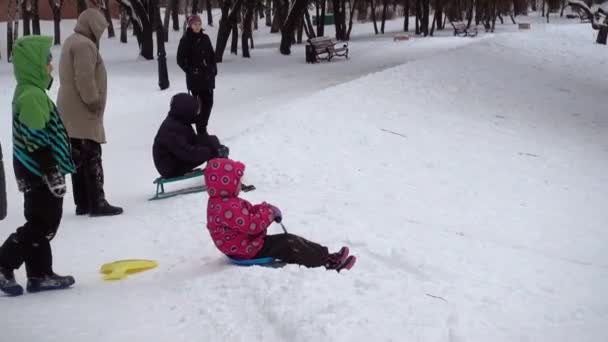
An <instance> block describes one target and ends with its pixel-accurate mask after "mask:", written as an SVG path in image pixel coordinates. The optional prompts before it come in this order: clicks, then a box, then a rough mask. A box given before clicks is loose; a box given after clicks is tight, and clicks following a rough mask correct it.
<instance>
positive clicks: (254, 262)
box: [227, 257, 285, 267]
mask: <svg viewBox="0 0 608 342" xmlns="http://www.w3.org/2000/svg"><path fill="white" fill-rule="evenodd" d="M227 258H228V261H230V263H231V264H234V265H237V266H267V267H282V266H284V265H285V264H284V263H281V262H280V261H278V260H276V259H275V258H271V257H266V258H257V259H246V260H239V259H233V258H231V257H227Z"/></svg>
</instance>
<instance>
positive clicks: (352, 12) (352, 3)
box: [346, 0, 358, 40]
mask: <svg viewBox="0 0 608 342" xmlns="http://www.w3.org/2000/svg"><path fill="white" fill-rule="evenodd" d="M357 1H358V0H349V2H348V4H349V12H350V13H349V16H350V18H348V31H346V40H350V33H351V31H352V30H353V17H354V16H355V8H357Z"/></svg>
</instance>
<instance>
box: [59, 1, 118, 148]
mask: <svg viewBox="0 0 608 342" xmlns="http://www.w3.org/2000/svg"><path fill="white" fill-rule="evenodd" d="M107 26H108V23H107V22H106V19H105V17H104V16H103V14H102V13H101V11H100V10H98V9H94V8H90V9H87V10H85V11H84V12H82V14H80V16H79V17H78V21H77V22H76V27H75V28H74V33H73V34H72V35H71V36H70V37H69V38H68V39H67V40H66V41H65V42H64V43H63V47H62V49H61V60H60V62H59V82H60V85H59V94H58V96H57V108H58V109H59V114H60V115H61V118H62V119H63V122H64V124H65V128H66V129H67V131H68V135H69V136H70V138H75V139H90V140H94V141H96V142H98V143H100V144H103V143H105V142H106V135H105V131H104V127H103V113H104V110H105V107H106V97H107V75H106V68H105V66H104V64H103V59H102V58H101V55H100V54H99V39H100V38H101V36H102V34H103V32H104V31H105V29H106V27H107Z"/></svg>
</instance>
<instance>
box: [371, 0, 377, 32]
mask: <svg viewBox="0 0 608 342" xmlns="http://www.w3.org/2000/svg"><path fill="white" fill-rule="evenodd" d="M370 2H371V5H372V22H373V23H374V33H375V34H378V23H377V22H376V4H375V3H374V0H370Z"/></svg>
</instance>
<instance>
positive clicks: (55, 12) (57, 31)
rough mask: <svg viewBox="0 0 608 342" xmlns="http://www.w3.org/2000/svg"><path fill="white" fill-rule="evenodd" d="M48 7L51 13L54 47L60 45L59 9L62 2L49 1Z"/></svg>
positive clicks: (58, 0) (56, 0)
mask: <svg viewBox="0 0 608 342" xmlns="http://www.w3.org/2000/svg"><path fill="white" fill-rule="evenodd" d="M49 5H50V6H51V10H52V11H53V26H54V31H55V41H54V43H55V45H59V44H61V8H62V7H63V0H49Z"/></svg>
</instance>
